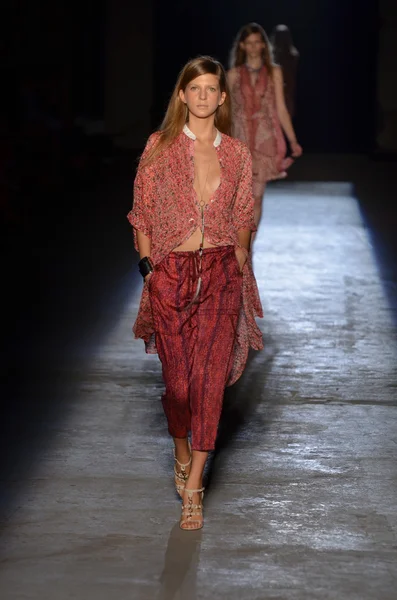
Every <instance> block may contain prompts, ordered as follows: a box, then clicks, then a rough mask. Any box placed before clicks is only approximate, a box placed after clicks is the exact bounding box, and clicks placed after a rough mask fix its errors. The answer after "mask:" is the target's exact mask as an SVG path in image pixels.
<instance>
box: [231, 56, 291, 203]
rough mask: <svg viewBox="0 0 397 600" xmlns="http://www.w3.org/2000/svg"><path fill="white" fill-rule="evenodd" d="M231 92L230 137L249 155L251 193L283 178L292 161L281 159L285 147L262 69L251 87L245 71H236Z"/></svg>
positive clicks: (269, 82) (271, 87) (270, 87)
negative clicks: (252, 187)
mask: <svg viewBox="0 0 397 600" xmlns="http://www.w3.org/2000/svg"><path fill="white" fill-rule="evenodd" d="M235 71H236V75H237V77H236V80H235V83H234V85H233V86H232V88H231V98H232V109H233V135H234V136H235V137H236V138H238V139H240V140H242V141H243V142H245V143H246V144H247V145H248V147H249V149H250V151H251V154H252V161H253V185H254V193H255V194H256V195H259V194H261V193H262V189H263V184H264V183H265V182H266V181H270V180H271V179H280V178H282V177H285V176H286V172H285V170H286V169H287V168H288V167H289V166H290V165H291V164H292V162H293V160H292V159H290V158H285V154H286V144H285V140H284V136H283V132H282V130H281V126H280V123H279V120H278V116H277V111H276V97H275V90H274V83H273V80H272V78H271V77H270V76H269V74H268V72H267V69H266V67H263V68H262V69H261V71H260V72H259V74H258V77H257V80H256V82H255V86H253V85H252V83H251V78H250V73H249V71H248V69H247V67H246V66H245V65H244V66H241V67H236V69H235Z"/></svg>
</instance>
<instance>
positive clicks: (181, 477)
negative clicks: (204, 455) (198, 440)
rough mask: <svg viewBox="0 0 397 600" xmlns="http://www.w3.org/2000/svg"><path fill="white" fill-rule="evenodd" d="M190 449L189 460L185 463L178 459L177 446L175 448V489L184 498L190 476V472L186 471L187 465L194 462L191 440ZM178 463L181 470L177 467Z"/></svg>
mask: <svg viewBox="0 0 397 600" xmlns="http://www.w3.org/2000/svg"><path fill="white" fill-rule="evenodd" d="M189 451H190V458H189V462H187V463H185V464H183V463H181V462H179V460H178V459H177V457H176V455H175V448H174V460H175V463H176V464H175V465H174V481H175V489H176V491H177V493H178V494H179V495H180V497H181V498H182V496H183V492H184V490H185V485H186V480H187V478H188V477H189V474H188V473H186V467H189V466H190V465H191V464H192V448H191V446H190V442H189ZM177 465H178V467H180V470H178V469H177Z"/></svg>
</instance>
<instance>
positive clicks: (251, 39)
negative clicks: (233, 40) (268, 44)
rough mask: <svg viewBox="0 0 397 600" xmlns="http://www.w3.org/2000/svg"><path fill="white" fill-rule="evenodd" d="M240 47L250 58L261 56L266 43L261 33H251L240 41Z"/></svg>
mask: <svg viewBox="0 0 397 600" xmlns="http://www.w3.org/2000/svg"><path fill="white" fill-rule="evenodd" d="M240 48H242V49H243V50H244V51H245V52H246V53H247V56H249V57H250V58H258V56H261V54H262V50H263V48H265V43H264V41H263V40H262V36H261V34H260V33H251V34H250V35H249V36H248V37H246V38H245V40H244V42H240Z"/></svg>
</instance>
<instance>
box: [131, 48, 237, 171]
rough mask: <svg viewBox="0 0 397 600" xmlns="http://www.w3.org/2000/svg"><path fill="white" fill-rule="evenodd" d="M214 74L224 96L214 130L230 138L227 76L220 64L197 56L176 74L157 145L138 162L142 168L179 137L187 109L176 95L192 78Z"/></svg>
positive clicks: (187, 112) (218, 109)
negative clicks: (176, 77)
mask: <svg viewBox="0 0 397 600" xmlns="http://www.w3.org/2000/svg"><path fill="white" fill-rule="evenodd" d="M208 74H211V75H216V76H217V77H218V78H219V87H220V91H221V93H223V92H225V93H226V98H225V101H224V102H223V104H221V106H218V108H217V111H216V113H215V127H216V128H217V129H219V131H221V132H222V133H225V134H227V135H230V131H231V102H230V94H229V88H228V85H227V81H226V73H225V70H224V68H223V66H222V65H221V63H220V62H218V61H217V60H215V59H214V58H212V57H211V56H198V57H197V58H194V59H192V60H190V61H189V62H188V63H186V65H185V66H184V67H183V69H182V70H181V72H180V73H179V76H178V79H177V82H176V85H175V88H174V91H173V92H172V95H171V99H170V101H169V103H168V108H167V111H166V113H165V117H164V120H163V122H162V124H161V126H160V129H159V133H160V135H159V138H158V141H157V143H156V144H155V145H154V146H153V147H152V148H151V149H150V150H149V151H148V152H147V154H146V155H145V157H144V158H143V159H142V160H141V166H143V167H145V166H147V165H149V164H150V163H152V162H153V161H154V160H155V158H156V157H157V156H159V154H160V153H161V152H162V151H163V150H164V149H165V148H167V147H168V146H170V145H171V144H172V142H173V141H174V140H175V139H176V138H177V137H178V135H179V134H180V133H181V131H182V129H183V127H184V125H185V123H186V122H187V121H188V118H189V111H188V109H187V106H186V105H185V104H184V102H182V100H181V99H180V97H179V92H180V91H181V90H182V91H185V89H186V87H187V86H188V85H189V83H190V82H191V81H193V79H196V77H199V76H200V75H208Z"/></svg>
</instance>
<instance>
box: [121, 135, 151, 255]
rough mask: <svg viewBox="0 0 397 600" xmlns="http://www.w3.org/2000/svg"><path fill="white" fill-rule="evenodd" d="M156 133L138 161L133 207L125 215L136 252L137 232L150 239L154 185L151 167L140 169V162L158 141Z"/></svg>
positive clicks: (149, 140)
mask: <svg viewBox="0 0 397 600" xmlns="http://www.w3.org/2000/svg"><path fill="white" fill-rule="evenodd" d="M158 137H159V134H158V132H156V133H153V134H152V135H151V136H150V138H149V139H148V141H147V144H146V146H145V149H144V151H143V153H142V156H141V159H140V161H139V165H138V169H137V174H136V177H135V181H134V200H133V206H132V209H131V210H130V212H129V213H128V215H127V219H128V220H129V222H130V223H131V225H132V227H133V230H134V246H135V249H136V250H138V242H137V231H141V232H142V233H144V234H145V235H146V236H147V237H149V238H150V237H151V233H152V218H153V211H154V208H155V196H156V185H155V178H154V168H153V165H148V166H144V167H142V161H143V160H144V159H145V158H146V156H147V154H148V152H149V151H150V150H151V149H152V148H153V146H154V145H155V144H156V142H157V140H158Z"/></svg>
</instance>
